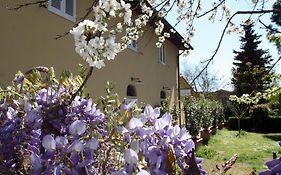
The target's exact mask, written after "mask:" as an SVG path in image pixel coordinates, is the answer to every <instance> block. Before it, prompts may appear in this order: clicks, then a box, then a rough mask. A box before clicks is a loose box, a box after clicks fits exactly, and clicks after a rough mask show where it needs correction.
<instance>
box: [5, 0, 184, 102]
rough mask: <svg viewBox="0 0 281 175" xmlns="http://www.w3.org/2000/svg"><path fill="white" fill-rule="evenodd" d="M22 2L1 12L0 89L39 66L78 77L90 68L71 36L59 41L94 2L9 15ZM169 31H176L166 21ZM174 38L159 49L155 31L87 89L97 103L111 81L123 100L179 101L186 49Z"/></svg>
mask: <svg viewBox="0 0 281 175" xmlns="http://www.w3.org/2000/svg"><path fill="white" fill-rule="evenodd" d="M20 3H22V1H21V0H14V1H10V0H2V1H1V7H0V20H1V22H2V27H1V29H0V30H1V32H0V38H1V40H0V50H1V64H0V84H1V85H3V86H6V85H9V84H11V81H12V80H13V77H14V74H15V73H16V72H17V71H18V70H21V71H23V72H24V71H26V70H28V69H30V68H31V67H35V66H46V67H54V68H55V70H56V72H57V73H59V72H62V71H63V70H71V71H73V72H74V73H75V72H76V73H77V65H78V64H79V63H81V64H84V65H87V63H85V62H84V61H83V60H82V59H81V58H80V57H79V55H78V54H77V53H75V50H74V41H73V38H72V36H71V35H66V36H65V37H62V38H60V39H55V37H56V35H58V34H63V33H64V32H67V31H69V30H70V29H71V28H72V26H73V25H74V24H75V22H77V21H79V19H80V18H81V17H83V16H84V15H85V13H86V12H87V8H89V7H90V6H91V3H92V2H91V1H78V0H50V1H49V3H48V4H47V6H45V7H44V6H43V7H39V5H38V4H37V5H33V6H28V7H24V8H21V9H19V10H17V11H15V10H7V8H6V7H13V6H16V5H18V4H20ZM164 23H166V24H167V25H166V26H168V27H166V29H165V30H169V29H170V28H172V27H171V26H170V25H169V24H168V23H167V21H164ZM181 40H182V37H181V36H180V35H179V34H178V33H176V34H174V35H173V36H172V37H171V38H170V39H169V40H166V41H165V44H164V46H163V48H161V49H159V48H157V47H156V46H155V43H156V41H157V37H156V36H155V35H154V28H153V26H148V27H147V29H146V30H145V33H144V35H143V36H142V37H141V38H140V39H139V41H137V42H136V43H133V44H131V45H130V46H129V47H128V49H126V50H125V51H123V52H121V53H120V54H119V55H118V56H117V58H116V59H115V60H113V61H109V62H106V67H104V68H102V69H94V71H93V75H92V77H91V78H90V80H89V81H88V84H87V87H88V90H89V91H90V94H91V95H92V96H93V97H99V96H102V95H105V84H106V82H107V81H111V82H113V83H114V84H115V91H116V92H118V94H119V96H120V97H121V98H123V97H126V98H138V99H139V101H141V102H145V103H150V104H151V105H154V106H157V105H160V103H161V100H162V99H163V98H166V97H168V96H171V97H172V99H173V100H176V99H177V98H178V95H179V51H180V50H184V49H188V48H185V47H184V46H183V44H182V43H181Z"/></svg>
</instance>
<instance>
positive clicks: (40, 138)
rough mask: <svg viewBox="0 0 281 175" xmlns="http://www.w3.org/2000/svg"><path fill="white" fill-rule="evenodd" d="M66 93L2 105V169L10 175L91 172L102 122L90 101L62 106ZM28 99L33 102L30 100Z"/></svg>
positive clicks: (47, 91) (50, 91)
mask: <svg viewBox="0 0 281 175" xmlns="http://www.w3.org/2000/svg"><path fill="white" fill-rule="evenodd" d="M65 93H67V90H66V89H63V88H60V89H59V90H58V91H56V92H55V91H54V89H51V88H48V89H42V90H40V91H39V93H38V95H37V97H36V99H29V100H20V101H13V102H11V103H10V102H7V101H6V100H4V101H3V102H2V103H1V113H0V114H1V129H0V143H1V145H0V154H1V159H2V160H1V166H2V168H1V171H4V170H6V171H11V172H14V173H15V174H17V173H19V172H21V173H23V174H29V173H30V174H52V173H54V174H61V173H62V172H64V173H66V174H83V172H85V171H88V172H90V173H92V174H93V173H95V172H97V171H98V170H97V169H96V168H97V167H95V165H94V163H95V161H94V159H95V151H96V150H97V149H98V148H99V141H98V139H100V138H105V137H106V136H107V132H106V131H105V130H104V122H105V118H104V115H103V113H101V112H100V110H99V109H97V108H96V107H95V105H94V103H93V102H92V100H91V99H88V100H86V99H79V98H75V100H74V101H73V102H72V103H71V104H70V105H67V103H65V102H64V101H63V100H64V98H63V96H64V95H65ZM31 101H32V102H31Z"/></svg>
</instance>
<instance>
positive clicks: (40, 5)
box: [7, 0, 48, 10]
mask: <svg viewBox="0 0 281 175" xmlns="http://www.w3.org/2000/svg"><path fill="white" fill-rule="evenodd" d="M47 2H48V0H40V1H39V0H38V1H35V2H27V3H23V4H19V5H17V6H14V7H7V9H8V10H19V9H21V8H23V7H27V6H30V5H36V4H39V7H45V6H46V3H47Z"/></svg>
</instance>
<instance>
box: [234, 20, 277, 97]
mask: <svg viewBox="0 0 281 175" xmlns="http://www.w3.org/2000/svg"><path fill="white" fill-rule="evenodd" d="M242 27H243V29H244V35H243V36H241V38H240V41H241V47H240V51H234V53H235V57H234V62H233V64H234V67H233V69H232V76H233V78H232V84H233V85H234V91H235V93H236V95H237V96H238V97H240V96H241V95H243V94H251V93H256V92H261V91H263V90H265V89H267V88H268V87H269V85H270V83H271V80H270V75H271V74H272V73H271V71H270V62H271V61H272V59H271V56H270V55H269V53H268V51H267V50H263V49H260V48H258V45H259V44H260V43H261V40H259V38H260V37H261V35H258V34H256V33H255V31H254V30H253V23H248V24H244V25H242Z"/></svg>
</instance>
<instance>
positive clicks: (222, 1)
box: [196, 0, 225, 18]
mask: <svg viewBox="0 0 281 175" xmlns="http://www.w3.org/2000/svg"><path fill="white" fill-rule="evenodd" d="M224 2H225V0H221V1H220V2H219V3H218V4H217V5H216V6H214V7H213V8H212V9H210V10H208V11H206V12H204V13H202V14H201V15H198V16H196V17H197V18H201V17H203V16H205V15H207V14H208V13H210V12H212V11H214V10H216V9H217V8H218V7H219V6H220V5H222V4H223V3H224Z"/></svg>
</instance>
